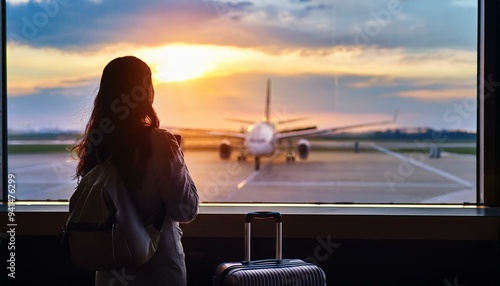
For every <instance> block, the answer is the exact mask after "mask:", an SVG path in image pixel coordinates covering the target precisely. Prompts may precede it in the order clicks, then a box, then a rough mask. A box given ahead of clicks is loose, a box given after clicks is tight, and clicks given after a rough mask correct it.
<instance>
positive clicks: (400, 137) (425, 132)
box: [321, 128, 477, 142]
mask: <svg viewBox="0 0 500 286" xmlns="http://www.w3.org/2000/svg"><path fill="white" fill-rule="evenodd" d="M321 138H323V139H346V140H348V139H349V140H352V139H357V140H394V141H415V140H433V141H436V140H443V139H444V140H446V141H449V140H451V141H468V142H469V141H470V142H473V141H476V138H477V134H476V133H473V132H469V131H464V130H435V129H432V128H412V129H403V128H398V129H387V130H384V131H372V132H362V133H350V132H342V133H336V134H332V135H325V136H322V137H321Z"/></svg>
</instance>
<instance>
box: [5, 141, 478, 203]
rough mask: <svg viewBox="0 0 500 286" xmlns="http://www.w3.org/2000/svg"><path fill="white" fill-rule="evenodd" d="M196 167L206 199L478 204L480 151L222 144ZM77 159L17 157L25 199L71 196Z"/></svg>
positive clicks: (197, 159)
mask: <svg viewBox="0 0 500 286" xmlns="http://www.w3.org/2000/svg"><path fill="white" fill-rule="evenodd" d="M184 154H185V160H186V163H187V165H188V169H189V171H190V173H191V175H192V177H193V180H194V181H195V184H196V186H197V189H198V193H199V196H200V199H201V201H202V202H219V203H220V202H222V203H228V202H242V203H248V202H270V203H272V202H275V203H347V204H350V203H464V202H467V203H475V202H476V173H477V172H476V156H474V155H457V154H450V153H445V152H443V153H442V155H441V157H440V158H430V157H429V156H428V153H427V152H423V151H413V152H406V153H403V152H396V151H390V150H389V149H387V148H385V147H384V146H383V145H382V144H380V145H377V144H375V143H373V144H372V143H369V144H364V145H363V146H362V147H361V148H360V150H359V152H357V153H356V152H354V150H351V149H349V148H345V149H341V150H337V149H335V150H327V149H326V150H311V152H310V154H309V158H308V159H307V160H300V159H298V157H297V160H296V161H295V162H286V159H285V156H284V154H281V152H278V153H276V154H275V155H274V156H273V157H270V158H262V159H261V169H260V170H259V171H255V170H254V162H253V158H250V157H249V158H248V160H247V161H246V162H237V160H236V154H235V153H234V152H233V154H232V156H231V158H230V159H229V160H221V159H220V158H219V154H218V152H217V151H216V150H186V151H185V152H184ZM75 167H76V161H75V160H74V159H72V158H70V156H69V154H66V153H47V154H15V155H10V156H9V173H11V174H14V175H15V176H16V194H15V195H16V199H17V200H51V201H52V200H54V201H67V200H68V199H69V197H70V196H71V194H72V193H73V191H74V189H75V187H76V184H77V182H76V180H75V179H74V178H73V175H74V171H75Z"/></svg>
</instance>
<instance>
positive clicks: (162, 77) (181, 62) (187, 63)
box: [155, 56, 206, 82]
mask: <svg viewBox="0 0 500 286" xmlns="http://www.w3.org/2000/svg"><path fill="white" fill-rule="evenodd" d="M205 72H206V68H205V67H204V66H203V64H202V63H201V62H199V61H198V60H197V59H193V58H189V57H187V56H184V57H182V58H172V59H168V60H165V61H164V62H161V63H158V65H157V67H156V75H155V78H156V80H157V81H159V82H179V81H186V80H190V79H195V78H198V77H202V76H203V75H204V74H205Z"/></svg>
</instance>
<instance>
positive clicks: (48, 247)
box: [0, 235, 500, 286]
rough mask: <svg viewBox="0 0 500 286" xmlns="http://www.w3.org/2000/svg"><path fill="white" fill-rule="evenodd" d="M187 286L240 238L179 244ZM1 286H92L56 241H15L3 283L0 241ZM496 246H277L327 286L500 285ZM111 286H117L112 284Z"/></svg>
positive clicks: (239, 254) (328, 242)
mask: <svg viewBox="0 0 500 286" xmlns="http://www.w3.org/2000/svg"><path fill="white" fill-rule="evenodd" d="M183 243H184V248H185V253H186V265H187V269H188V279H189V285H211V279H212V275H213V273H214V270H215V268H216V266H217V265H218V264H219V263H221V262H228V261H240V260H242V259H243V239H242V238H184V240H183ZM1 244H2V245H1V246H0V249H2V251H3V253H2V262H1V263H0V265H1V269H2V270H1V271H0V273H1V278H0V285H93V279H94V275H93V273H88V272H84V271H80V270H78V269H77V268H75V267H73V266H71V265H70V264H68V262H65V261H63V260H62V259H61V256H60V239H59V237H57V236H30V235H27V236H24V235H23V236H19V237H17V238H16V279H10V278H7V275H6V274H7V273H6V269H7V268H6V267H7V265H6V259H4V258H5V257H7V256H6V254H7V251H6V249H7V248H6V245H5V244H6V241H5V239H2V243H1ZM499 249H500V248H499V242H498V241H491V240H488V241H442V240H440V241H435V240H359V239H357V240H349V239H335V238H333V237H318V238H315V239H312V238H308V239H296V238H290V239H285V240H284V241H283V256H284V257H285V258H301V259H304V260H307V261H310V262H314V263H317V264H318V265H319V266H320V267H321V268H322V269H323V270H324V271H325V272H326V275H327V280H328V285H419V286H421V285H440V286H458V285H460V286H471V285H500V251H499ZM252 250H253V251H252V259H264V258H270V257H272V256H273V255H274V239H270V238H257V239H254V240H253V244H252ZM114 285H122V284H120V283H119V282H118V280H117V281H116V283H115V284H114Z"/></svg>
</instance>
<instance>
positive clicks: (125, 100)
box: [72, 56, 160, 188]
mask: <svg viewBox="0 0 500 286" xmlns="http://www.w3.org/2000/svg"><path fill="white" fill-rule="evenodd" d="M153 98H154V89H153V85H152V81H151V69H150V68H149V67H148V65H147V64H146V63H144V62H143V61H142V60H140V59H138V58H136V57H133V56H126V57H120V58H116V59H114V60H112V61H111V62H109V63H108V64H107V65H106V67H105V68H104V70H103V72H102V77H101V83H100V86H99V91H98V93H97V96H96V98H95V101H94V108H93V110H92V115H91V116H90V120H89V122H88V123H87V126H86V128H85V133H84V134H83V136H82V137H81V138H80V139H79V141H78V142H77V143H76V144H75V146H74V147H73V149H72V151H73V152H75V153H74V154H76V156H77V157H78V159H79V160H80V161H79V163H78V166H77V168H76V177H82V176H84V175H85V174H87V173H88V172H89V171H90V170H91V169H92V168H93V167H94V166H96V165H97V164H98V163H99V162H103V161H105V160H106V159H107V158H108V157H109V156H112V161H113V163H114V164H115V166H116V167H117V168H118V170H119V172H120V174H121V175H122V177H123V179H124V180H125V184H126V185H127V186H129V187H132V188H135V187H137V186H139V185H140V183H141V182H142V179H143V177H144V172H145V170H144V167H145V166H144V165H145V158H147V157H149V156H150V155H151V146H150V144H149V140H148V138H149V136H148V132H149V131H150V130H151V129H152V128H157V127H158V126H159V124H160V123H159V120H158V116H157V115H156V112H155V111H154V109H153V106H152V103H153ZM136 151H137V152H138V153H136ZM135 156H139V159H140V160H139V162H142V164H141V163H139V164H138V166H137V165H136V166H135V167H134V160H135ZM141 159H142V160H141ZM141 165H142V166H141Z"/></svg>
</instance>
